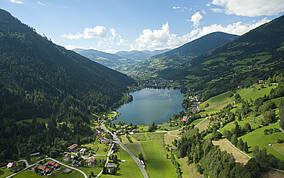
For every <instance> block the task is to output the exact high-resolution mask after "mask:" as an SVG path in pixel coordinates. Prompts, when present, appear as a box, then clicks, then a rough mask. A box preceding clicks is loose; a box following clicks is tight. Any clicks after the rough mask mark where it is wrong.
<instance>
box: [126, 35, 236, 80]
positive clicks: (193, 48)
mask: <svg viewBox="0 0 284 178" xmlns="http://www.w3.org/2000/svg"><path fill="white" fill-rule="evenodd" d="M236 38H238V36H237V35H232V34H227V33H223V32H214V33H210V34H208V35H205V36H203V37H200V38H198V39H196V40H193V41H191V42H189V43H186V44H184V45H182V46H180V47H178V48H176V49H173V50H170V51H168V52H165V53H162V54H159V55H156V56H153V57H151V58H149V59H147V60H146V61H143V62H140V63H138V64H137V65H135V66H134V67H133V68H132V69H131V71H130V72H129V73H130V74H132V75H138V76H140V77H142V78H143V77H146V78H147V77H156V76H157V73H158V72H159V71H161V70H165V69H167V68H170V67H176V66H179V65H180V64H182V63H184V62H186V61H189V60H191V59H192V58H194V57H196V56H199V55H201V54H203V53H206V52H208V51H210V50H212V49H215V48H217V47H220V46H222V45H224V44H226V43H229V42H231V41H233V40H234V39H236Z"/></svg>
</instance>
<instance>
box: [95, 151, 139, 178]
mask: <svg viewBox="0 0 284 178" xmlns="http://www.w3.org/2000/svg"><path fill="white" fill-rule="evenodd" d="M117 156H118V158H119V159H120V160H125V162H120V163H119V164H120V165H119V170H118V174H117V175H102V176H100V177H102V178H117V177H124V178H128V177H133V178H136V177H137V178H142V177H143V175H142V173H141V171H140V169H139V167H138V166H137V164H136V163H135V162H134V160H133V159H132V158H131V157H130V156H129V154H128V153H127V152H126V151H124V150H123V149H121V148H120V152H119V153H118V154H117Z"/></svg>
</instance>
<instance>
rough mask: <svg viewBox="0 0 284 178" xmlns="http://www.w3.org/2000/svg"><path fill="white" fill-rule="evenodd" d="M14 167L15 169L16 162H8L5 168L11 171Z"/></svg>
mask: <svg viewBox="0 0 284 178" xmlns="http://www.w3.org/2000/svg"><path fill="white" fill-rule="evenodd" d="M15 167H17V162H16V161H13V162H10V163H8V164H7V168H8V169H13V168H15Z"/></svg>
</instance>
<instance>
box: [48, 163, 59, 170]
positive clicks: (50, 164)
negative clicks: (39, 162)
mask: <svg viewBox="0 0 284 178" xmlns="http://www.w3.org/2000/svg"><path fill="white" fill-rule="evenodd" d="M47 165H48V166H50V167H51V168H54V169H59V168H60V164H58V163H57V162H55V161H48V162H47Z"/></svg>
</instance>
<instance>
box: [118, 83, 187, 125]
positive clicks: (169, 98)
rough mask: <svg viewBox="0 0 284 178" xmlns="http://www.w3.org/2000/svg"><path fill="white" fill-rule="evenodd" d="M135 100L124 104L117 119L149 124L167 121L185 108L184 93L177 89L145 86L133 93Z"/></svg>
mask: <svg viewBox="0 0 284 178" xmlns="http://www.w3.org/2000/svg"><path fill="white" fill-rule="evenodd" d="M130 95H132V96H133V101H132V102H130V103H128V104H124V105H122V106H121V107H120V108H119V109H118V110H117V111H118V112H119V113H120V115H119V117H118V118H117V120H116V121H115V122H116V123H117V122H119V121H123V122H127V123H130V122H132V123H135V124H138V125H148V124H150V123H151V122H155V123H157V124H161V123H164V122H167V121H168V120H169V118H170V117H171V116H172V115H173V114H177V113H179V112H180V111H182V110H183V108H182V105H181V104H182V100H183V94H182V93H181V92H180V90H177V89H152V88H145V89H142V90H139V91H136V92H133V93H130Z"/></svg>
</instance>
